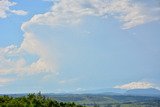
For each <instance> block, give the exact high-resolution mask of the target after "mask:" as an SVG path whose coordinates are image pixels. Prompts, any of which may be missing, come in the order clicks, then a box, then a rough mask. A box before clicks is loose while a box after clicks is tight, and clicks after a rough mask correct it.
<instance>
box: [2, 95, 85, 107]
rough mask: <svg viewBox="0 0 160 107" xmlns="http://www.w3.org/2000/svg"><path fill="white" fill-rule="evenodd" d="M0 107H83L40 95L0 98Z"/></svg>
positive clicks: (5, 96)
mask: <svg viewBox="0 0 160 107" xmlns="http://www.w3.org/2000/svg"><path fill="white" fill-rule="evenodd" d="M0 107H84V106H82V105H76V104H75V103H74V102H73V103H65V102H58V101H56V100H53V99H50V98H48V97H47V98H46V97H45V96H42V95H41V93H38V94H28V95H27V96H22V97H11V96H7V95H4V96H0Z"/></svg>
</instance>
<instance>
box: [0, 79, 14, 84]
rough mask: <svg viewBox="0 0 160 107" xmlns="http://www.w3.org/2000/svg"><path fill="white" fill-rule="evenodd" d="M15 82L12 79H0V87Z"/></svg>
mask: <svg viewBox="0 0 160 107" xmlns="http://www.w3.org/2000/svg"><path fill="white" fill-rule="evenodd" d="M13 81H15V79H12V78H0V86H3V85H6V84H8V83H10V82H13Z"/></svg>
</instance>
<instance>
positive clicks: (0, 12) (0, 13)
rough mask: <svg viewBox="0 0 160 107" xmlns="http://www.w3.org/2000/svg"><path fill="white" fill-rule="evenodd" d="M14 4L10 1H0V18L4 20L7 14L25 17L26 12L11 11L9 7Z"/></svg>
mask: <svg viewBox="0 0 160 107" xmlns="http://www.w3.org/2000/svg"><path fill="white" fill-rule="evenodd" d="M15 5H16V3H15V2H11V1H10V0H1V1H0V18H6V17H7V16H8V13H13V14H17V15H26V14H27V12H26V11H23V10H12V9H10V7H12V6H15Z"/></svg>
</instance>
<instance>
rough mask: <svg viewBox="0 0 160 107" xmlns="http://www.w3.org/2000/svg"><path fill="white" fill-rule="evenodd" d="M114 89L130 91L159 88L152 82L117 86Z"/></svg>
mask: <svg viewBox="0 0 160 107" xmlns="http://www.w3.org/2000/svg"><path fill="white" fill-rule="evenodd" d="M114 88H119V89H127V90H130V89H147V88H157V87H155V85H154V84H153V83H150V82H131V83H128V84H124V85H117V86H115V87H114Z"/></svg>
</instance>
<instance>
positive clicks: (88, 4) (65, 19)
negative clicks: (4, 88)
mask: <svg viewBox="0 0 160 107" xmlns="http://www.w3.org/2000/svg"><path fill="white" fill-rule="evenodd" d="M5 1H7V2H5ZM3 3H6V7H7V8H5V9H3V8H0V14H1V15H0V17H6V11H10V12H12V13H15V14H21V12H20V11H14V10H12V11H11V10H10V9H9V7H10V6H12V5H15V3H11V2H9V1H8V0H2V2H1V3H0V4H3ZM7 3H8V4H7ZM159 12H160V8H159V7H158V6H149V7H148V6H147V4H145V3H137V2H134V1H133V0H59V1H56V3H54V5H53V6H52V8H51V10H50V11H49V12H46V13H44V14H37V15H34V16H33V17H32V18H31V19H30V20H29V21H27V22H25V23H23V24H22V26H21V29H22V30H23V31H24V40H23V42H22V43H21V45H20V46H19V47H17V46H14V45H11V46H8V47H6V48H1V50H0V59H1V61H3V63H0V73H1V74H8V73H23V72H29V73H31V74H34V73H40V72H55V68H56V62H55V60H54V57H53V55H52V54H51V53H50V52H51V51H50V50H49V49H47V48H46V47H45V44H44V43H43V41H42V40H39V39H38V35H37V34H35V33H34V31H33V27H34V26H39V25H47V26H59V25H68V24H78V23H80V22H81V21H82V20H83V18H84V17H87V16H93V17H100V18H106V20H107V17H113V18H115V19H118V20H120V21H121V22H122V28H123V29H130V28H133V27H136V26H138V25H141V24H145V23H148V22H151V21H156V20H159V19H160V15H159V14H158V13H159ZM2 13H3V14H2ZM22 13H23V12H22ZM39 32H41V31H39ZM50 49H51V48H50ZM52 52H53V51H52ZM4 53H6V54H4ZM24 55H34V56H35V55H36V56H37V57H38V58H37V59H36V60H34V61H32V62H29V63H28V62H27V61H26V59H25V58H24ZM14 58H15V59H14Z"/></svg>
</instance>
